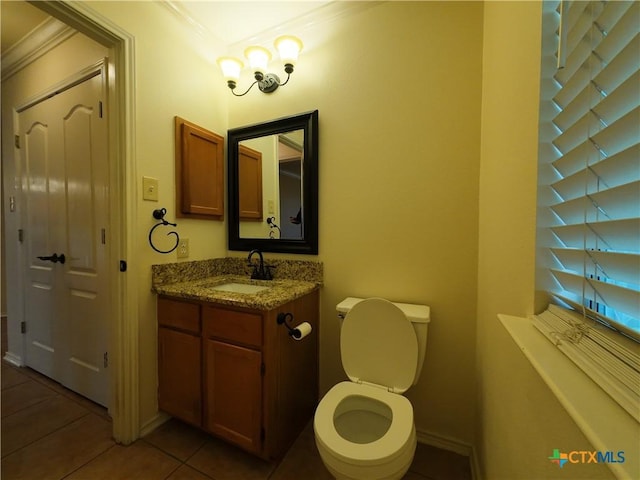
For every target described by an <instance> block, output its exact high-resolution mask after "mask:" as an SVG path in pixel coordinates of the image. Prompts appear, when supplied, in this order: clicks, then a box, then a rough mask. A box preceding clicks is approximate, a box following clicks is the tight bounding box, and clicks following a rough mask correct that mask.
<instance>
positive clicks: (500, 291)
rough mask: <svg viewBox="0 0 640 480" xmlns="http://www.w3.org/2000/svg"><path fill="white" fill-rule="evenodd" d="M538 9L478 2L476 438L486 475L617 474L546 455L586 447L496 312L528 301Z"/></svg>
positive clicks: (525, 306) (504, 478)
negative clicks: (480, 47)
mask: <svg viewBox="0 0 640 480" xmlns="http://www.w3.org/2000/svg"><path fill="white" fill-rule="evenodd" d="M541 13H542V7H541V3H539V2H487V3H485V8H484V53H483V64H484V65H483V78H482V85H483V89H482V150H481V151H482V155H481V164H480V217H479V219H480V222H479V224H480V229H479V241H478V243H479V261H478V324H477V365H476V371H477V382H478V396H477V400H478V405H477V412H478V415H477V422H476V423H477V431H476V440H475V445H476V448H477V449H478V457H479V460H480V464H481V465H482V469H481V470H482V478H485V479H490V480H517V479H523V480H524V479H527V480H529V479H530V480H534V479H540V478H555V479H561V478H566V479H569V478H571V479H578V478H598V479H605V478H614V477H613V475H612V474H611V472H610V470H609V469H608V468H607V467H606V466H605V465H603V464H599V465H595V464H576V465H573V464H572V465H570V468H564V469H562V470H561V469H559V468H558V467H557V466H556V465H554V464H552V463H551V462H550V461H549V460H548V459H547V457H549V456H550V455H551V454H552V452H553V449H554V448H560V449H561V450H564V451H571V450H593V447H592V446H591V445H590V444H589V442H588V441H587V440H586V438H585V437H584V435H583V434H582V432H581V431H580V430H579V429H578V428H577V426H576V424H575V423H574V422H573V421H572V420H571V418H570V417H569V416H568V414H567V412H566V410H564V408H563V407H562V406H561V405H560V403H559V402H558V400H557V399H556V397H555V396H554V395H553V394H552V393H551V391H550V390H549V388H548V387H547V386H546V384H545V383H544V382H543V381H542V379H541V378H540V376H539V375H538V374H537V373H536V372H535V371H534V369H533V367H532V366H531V364H530V363H529V362H528V361H527V360H526V359H525V357H524V355H523V354H522V353H521V352H520V350H519V349H518V347H517V346H516V345H515V343H514V342H513V340H511V337H510V336H509V335H508V333H507V332H506V331H505V330H504V328H503V327H502V325H501V324H500V322H499V321H498V318H497V314H498V313H508V314H513V315H526V314H531V313H533V308H534V262H535V247H534V245H535V215H536V174H537V172H536V164H537V145H538V138H537V127H538V88H539V74H540V73H539V67H540V39H541V35H540V22H541Z"/></svg>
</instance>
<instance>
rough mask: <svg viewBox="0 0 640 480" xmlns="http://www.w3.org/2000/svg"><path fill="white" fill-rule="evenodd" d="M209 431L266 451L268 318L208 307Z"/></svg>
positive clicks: (206, 374)
mask: <svg viewBox="0 0 640 480" xmlns="http://www.w3.org/2000/svg"><path fill="white" fill-rule="evenodd" d="M202 320H203V335H202V342H203V350H204V384H205V385H206V388H205V390H204V405H205V419H204V421H205V424H204V427H205V429H206V430H208V431H210V432H211V433H214V434H216V435H219V436H221V437H223V438H226V439H228V440H230V441H231V442H233V443H235V444H236V445H238V446H240V447H242V448H244V449H245V450H248V451H250V452H252V453H257V454H260V453H261V450H262V439H261V436H262V351H261V349H262V316H261V315H259V314H255V313H248V312H242V311H235V310H228V309H223V308H217V307H212V306H207V305H205V306H203V311H202Z"/></svg>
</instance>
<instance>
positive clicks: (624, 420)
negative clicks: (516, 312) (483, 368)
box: [498, 314, 640, 478]
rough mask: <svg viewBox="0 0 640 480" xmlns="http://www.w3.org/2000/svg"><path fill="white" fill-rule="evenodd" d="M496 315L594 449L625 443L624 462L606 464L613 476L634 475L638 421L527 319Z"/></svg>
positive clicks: (639, 444)
mask: <svg viewBox="0 0 640 480" xmlns="http://www.w3.org/2000/svg"><path fill="white" fill-rule="evenodd" d="M498 318H499V319H500V321H501V322H502V324H503V325H504V327H505V329H506V330H507V331H508V332H509V334H510V335H511V337H512V338H513V340H514V341H515V342H516V344H517V345H518V347H519V348H520V350H522V353H524V355H525V357H526V358H527V359H528V360H529V361H530V362H531V364H532V365H533V368H535V370H536V371H537V372H538V374H539V375H540V376H541V377H542V379H543V380H544V382H545V383H546V384H547V385H548V386H549V388H550V389H551V391H552V392H553V394H554V395H555V396H556V397H557V398H558V400H559V401H560V403H561V404H562V406H563V407H564V408H565V409H566V410H567V412H568V413H569V415H570V416H571V418H572V419H573V420H574V421H575V422H576V424H577V425H578V427H579V428H580V430H582V432H583V433H584V435H585V436H586V437H587V439H588V440H589V441H590V442H591V444H592V445H593V447H594V449H595V450H598V451H601V452H609V451H612V452H617V451H618V450H621V448H620V447H621V445H624V446H625V452H626V455H625V461H624V463H607V465H608V466H609V468H610V469H611V471H612V472H613V473H614V475H615V476H616V477H618V478H638V472H640V458H639V456H638V454H637V452H638V451H639V448H640V435H639V428H638V423H637V422H636V421H635V420H634V419H633V418H632V417H631V416H630V415H629V414H628V413H627V412H626V411H625V410H624V409H623V408H622V407H620V406H619V405H618V404H617V403H616V402H615V401H614V400H613V399H612V398H611V397H610V396H609V395H608V394H607V393H606V392H605V391H604V390H602V389H601V388H600V387H599V386H598V385H597V384H595V383H594V382H593V381H592V380H591V379H590V378H589V377H588V376H587V375H585V374H584V372H582V371H581V370H580V369H579V368H578V367H577V366H576V365H574V364H573V362H571V360H569V359H568V358H567V357H566V356H565V355H564V354H563V353H562V352H560V351H559V350H558V349H557V348H556V347H555V346H554V345H553V344H552V343H551V342H550V341H549V340H548V339H547V338H545V337H544V335H542V334H541V333H540V332H539V331H538V330H537V329H536V327H535V326H534V325H533V323H532V322H531V320H530V319H528V318H522V317H515V316H511V315H502V314H499V315H498ZM585 399H589V401H588V402H585ZM627 446H632V447H633V448H627Z"/></svg>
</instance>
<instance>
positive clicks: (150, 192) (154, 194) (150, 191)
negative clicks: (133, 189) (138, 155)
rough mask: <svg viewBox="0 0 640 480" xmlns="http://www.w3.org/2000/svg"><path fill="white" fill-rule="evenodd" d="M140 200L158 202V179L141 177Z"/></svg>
mask: <svg viewBox="0 0 640 480" xmlns="http://www.w3.org/2000/svg"><path fill="white" fill-rule="evenodd" d="M142 199H143V200H151V201H152V202H157V201H158V179H157V178H151V177H142Z"/></svg>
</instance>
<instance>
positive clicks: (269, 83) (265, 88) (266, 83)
mask: <svg viewBox="0 0 640 480" xmlns="http://www.w3.org/2000/svg"><path fill="white" fill-rule="evenodd" d="M279 86H280V78H279V77H278V76H277V75H275V74H273V73H265V75H264V78H263V79H262V80H260V81H258V88H259V89H260V91H261V92H264V93H271V92H274V91H276V90H277V89H278V87H279Z"/></svg>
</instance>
